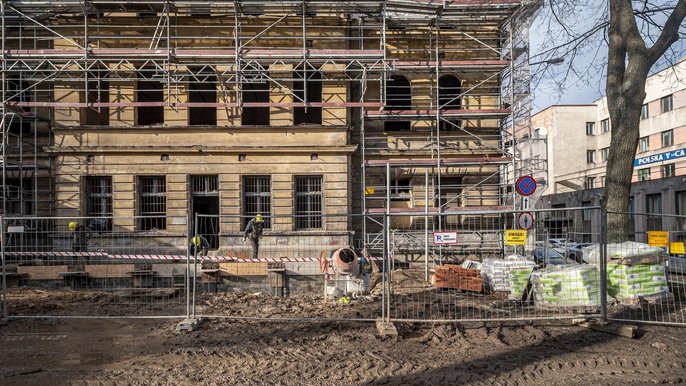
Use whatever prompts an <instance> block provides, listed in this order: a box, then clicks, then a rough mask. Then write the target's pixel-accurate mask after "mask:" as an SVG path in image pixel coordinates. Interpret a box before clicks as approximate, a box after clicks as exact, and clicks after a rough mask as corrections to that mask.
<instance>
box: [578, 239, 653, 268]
mask: <svg viewBox="0 0 686 386" xmlns="http://www.w3.org/2000/svg"><path fill="white" fill-rule="evenodd" d="M581 250H582V252H583V253H584V260H585V261H586V262H587V263H589V264H599V263H600V256H601V250H600V245H592V246H589V247H584V248H582V249H581ZM665 256H666V255H665V250H664V249H662V248H659V247H651V246H650V245H648V244H643V243H637V242H635V241H625V242H623V243H621V244H608V245H607V259H608V261H611V260H617V261H619V262H622V263H624V264H638V263H642V264H646V263H655V262H660V261H664V259H665Z"/></svg>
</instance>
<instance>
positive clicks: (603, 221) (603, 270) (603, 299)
mask: <svg viewBox="0 0 686 386" xmlns="http://www.w3.org/2000/svg"><path fill="white" fill-rule="evenodd" d="M600 317H601V320H602V322H603V323H605V322H607V210H605V209H604V208H600Z"/></svg>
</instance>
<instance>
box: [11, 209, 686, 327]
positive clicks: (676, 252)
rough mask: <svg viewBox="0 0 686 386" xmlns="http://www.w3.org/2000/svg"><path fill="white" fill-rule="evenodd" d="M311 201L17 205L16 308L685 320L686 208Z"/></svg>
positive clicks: (48, 313) (20, 313)
mask: <svg viewBox="0 0 686 386" xmlns="http://www.w3.org/2000/svg"><path fill="white" fill-rule="evenodd" d="M305 206H306V207H307V208H309V209H312V206H311V205H305ZM309 209H308V210H306V211H304V213H303V214H298V215H276V214H273V213H270V212H266V213H261V214H260V217H262V218H261V221H259V220H258V215H257V214H253V215H251V216H211V215H196V216H195V217H192V218H186V217H183V218H181V217H179V218H175V217H166V218H165V219H164V224H165V229H154V230H142V229H140V228H139V227H140V224H142V221H141V220H140V218H134V217H131V218H122V217H98V218H77V219H73V218H59V217H53V218H34V217H32V218H28V217H13V218H3V219H2V220H0V222H1V223H2V230H3V232H2V240H1V241H2V257H3V259H2V263H3V270H2V272H3V275H2V281H3V283H2V289H3V293H2V300H3V303H2V304H3V308H2V311H3V312H2V313H3V316H6V317H178V318H181V317H217V318H234V319H261V320H264V319H267V320H315V319H328V320H361V321H373V320H378V319H383V320H386V321H406V322H440V321H450V322H459V321H504V320H536V319H538V320H552V319H572V318H578V317H598V316H600V317H607V318H608V319H610V320H618V321H631V322H646V323H661V324H674V325H684V324H686V317H685V316H686V315H685V312H684V307H683V299H685V298H686V252H685V251H684V241H685V239H686V227H685V225H686V217H684V216H667V215H658V214H638V213H609V214H607V215H606V214H605V213H604V212H603V211H602V210H601V209H600V208H596V207H584V208H571V209H552V210H538V211H531V212H507V211H491V212H484V211H478V212H468V211H460V212H445V213H441V214H440V215H437V214H435V213H419V214H418V213H407V214H378V215H373V216H372V215H347V214H341V215H327V214H323V213H321V212H319V211H317V210H309ZM315 209H316V208H315ZM615 215H618V216H626V218H627V219H628V220H629V222H628V224H629V226H628V227H627V228H626V237H625V238H621V237H620V236H618V234H617V233H616V232H615V233H612V232H608V231H607V229H608V227H613V226H615V222H614V220H616V217H613V216H615ZM518 228H519V229H518ZM521 228H529V229H528V230H526V232H523V230H524V229H521ZM630 230H631V231H630ZM608 234H611V235H612V236H613V237H620V238H619V239H620V240H626V241H624V242H622V243H607V241H606V240H607V237H608Z"/></svg>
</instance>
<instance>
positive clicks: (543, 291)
mask: <svg viewBox="0 0 686 386" xmlns="http://www.w3.org/2000/svg"><path fill="white" fill-rule="evenodd" d="M531 284H532V286H533V290H534V304H535V305H536V306H537V307H545V308H550V307H598V306H600V271H599V270H598V267H596V266H595V265H577V266H566V267H562V266H551V267H547V268H545V269H542V270H539V271H536V272H533V273H532V274H531Z"/></svg>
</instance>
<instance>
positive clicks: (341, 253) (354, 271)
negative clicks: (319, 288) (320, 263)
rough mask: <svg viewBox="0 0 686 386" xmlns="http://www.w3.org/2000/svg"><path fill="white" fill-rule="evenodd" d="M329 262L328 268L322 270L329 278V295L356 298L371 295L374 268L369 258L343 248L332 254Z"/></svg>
mask: <svg viewBox="0 0 686 386" xmlns="http://www.w3.org/2000/svg"><path fill="white" fill-rule="evenodd" d="M327 260H328V264H326V268H325V269H322V271H323V273H324V274H325V277H326V278H327V280H326V294H327V295H332V296H336V297H339V296H352V297H353V298H355V297H358V296H361V295H366V294H368V293H369V286H370V281H371V274H372V266H371V264H370V262H369V260H368V259H367V258H365V257H364V256H358V255H357V253H355V251H354V250H353V249H352V248H350V247H343V248H339V249H336V250H335V251H333V252H331V255H330V256H329V258H328V259H327ZM324 271H326V272H324Z"/></svg>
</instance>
